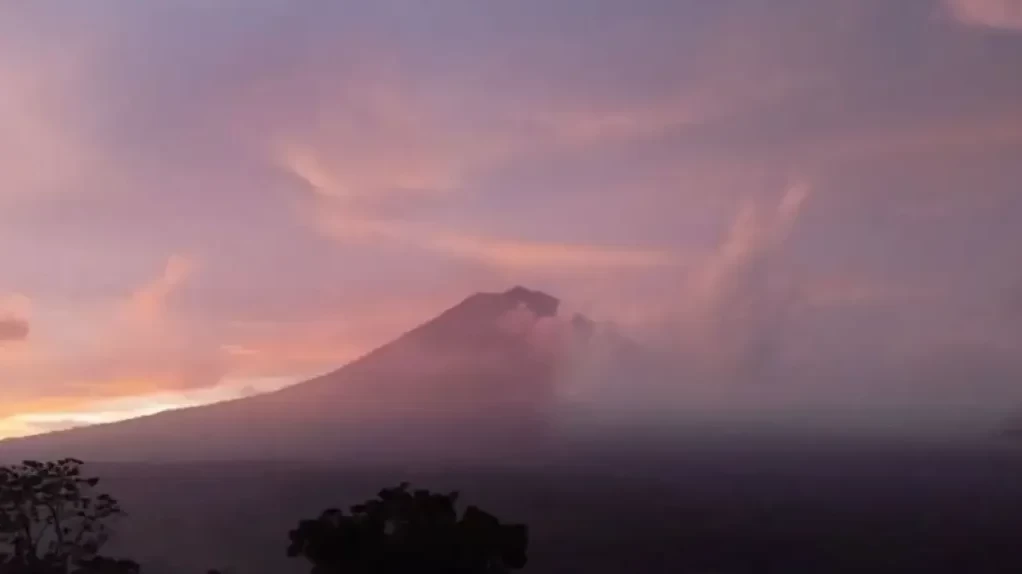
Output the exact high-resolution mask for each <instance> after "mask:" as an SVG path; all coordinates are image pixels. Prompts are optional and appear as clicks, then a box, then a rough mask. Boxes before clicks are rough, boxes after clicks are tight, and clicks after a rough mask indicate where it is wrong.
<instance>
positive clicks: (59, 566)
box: [0, 458, 139, 574]
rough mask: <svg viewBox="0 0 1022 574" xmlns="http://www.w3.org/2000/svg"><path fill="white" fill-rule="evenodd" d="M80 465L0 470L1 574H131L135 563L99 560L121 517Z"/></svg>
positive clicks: (113, 502) (69, 461) (34, 464)
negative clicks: (113, 525) (93, 573)
mask: <svg viewBox="0 0 1022 574" xmlns="http://www.w3.org/2000/svg"><path fill="white" fill-rule="evenodd" d="M82 464H83V463H82V461H80V460H76V459H73V458H66V459H63V460H58V461H55V462H37V461H25V462H23V463H21V464H18V465H13V466H6V467H0V572H2V573H3V574H8V573H11V574H13V573H18V574H22V573H25V574H29V573H30V574H37V573H39V574H49V573H59V574H65V573H76V574H77V573H82V574H84V573H86V572H97V573H99V572H102V573H111V574H113V573H117V574H136V573H137V572H138V570H139V567H138V565H137V564H135V563H134V562H131V561H127V560H112V559H109V558H104V557H101V556H99V550H100V548H101V547H102V546H103V544H104V543H105V542H106V541H107V539H108V537H109V534H110V530H109V527H110V524H109V523H110V522H111V521H112V520H113V519H114V518H116V517H117V516H119V515H121V514H123V513H122V511H121V507H120V505H119V504H118V503H117V501H116V500H114V498H113V497H111V496H110V495H108V494H94V493H93V490H94V489H95V487H96V485H97V484H98V483H99V479H98V478H92V477H84V476H82V472H81V467H82Z"/></svg>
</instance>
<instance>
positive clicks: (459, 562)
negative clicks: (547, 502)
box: [288, 483, 528, 574]
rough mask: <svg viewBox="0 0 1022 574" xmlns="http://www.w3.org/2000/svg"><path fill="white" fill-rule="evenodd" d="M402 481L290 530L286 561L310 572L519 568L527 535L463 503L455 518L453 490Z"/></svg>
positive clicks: (483, 573) (451, 572) (453, 572)
mask: <svg viewBox="0 0 1022 574" xmlns="http://www.w3.org/2000/svg"><path fill="white" fill-rule="evenodd" d="M408 487H409V485H408V484H407V483H404V484H401V485H400V486H398V487H396V488H388V489H384V490H382V491H380V493H379V495H378V497H377V498H375V499H372V500H369V501H367V502H365V503H362V504H357V505H355V506H352V507H351V509H350V511H351V513H350V514H345V513H344V512H343V511H342V510H338V509H330V510H327V511H325V512H323V514H322V515H320V517H319V518H317V519H315V520H303V521H301V523H300V524H299V525H298V528H297V529H295V530H292V531H291V534H290V536H291V544H290V546H289V548H288V556H291V557H299V556H301V557H304V558H306V559H307V560H309V561H310V562H311V563H312V564H313V573H314V574H333V573H357V574H412V573H421V572H430V573H437V574H489V573H499V572H508V571H510V570H518V569H521V568H523V567H524V566H525V563H526V549H527V546H528V530H527V528H526V526H524V525H520V524H502V523H501V522H500V521H499V520H498V519H497V518H496V517H494V516H492V515H491V514H488V513H486V512H484V511H482V510H480V509H479V508H476V507H474V506H470V507H468V508H467V509H466V511H465V512H464V514H463V515H462V516H461V517H460V518H459V517H458V513H457V510H456V508H455V504H456V502H457V499H458V493H456V492H455V493H451V494H435V493H432V492H430V491H428V490H416V491H409V489H408Z"/></svg>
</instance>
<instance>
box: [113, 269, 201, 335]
mask: <svg viewBox="0 0 1022 574" xmlns="http://www.w3.org/2000/svg"><path fill="white" fill-rule="evenodd" d="M195 268H196V265H195V262H194V261H193V260H191V259H189V258H188V257H186V256H184V255H178V254H175V255H171V256H170V258H169V259H167V263H166V264H165V266H164V268H163V274H162V275H160V276H159V277H157V278H156V279H154V280H153V281H151V282H149V283H147V284H146V285H143V286H142V287H141V288H139V289H138V290H137V291H135V292H134V293H133V294H132V295H131V298H130V300H129V301H128V304H127V307H126V308H127V312H128V313H129V314H130V315H131V316H133V317H135V318H138V319H143V320H150V321H151V320H154V319H157V318H158V317H160V315H161V314H162V313H163V310H164V306H165V305H166V300H167V297H168V296H169V295H170V294H171V293H172V292H173V291H174V290H175V289H177V288H178V287H179V286H181V284H183V283H184V282H185V281H186V280H187V279H188V278H189V277H190V276H191V275H192V273H193V272H194V271H195Z"/></svg>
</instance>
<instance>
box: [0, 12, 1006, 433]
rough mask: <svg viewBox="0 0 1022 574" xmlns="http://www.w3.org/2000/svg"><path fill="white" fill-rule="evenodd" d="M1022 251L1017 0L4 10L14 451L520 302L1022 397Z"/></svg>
mask: <svg viewBox="0 0 1022 574" xmlns="http://www.w3.org/2000/svg"><path fill="white" fill-rule="evenodd" d="M1020 257H1022V0H946V1H939V0H897V1H892V0H714V1H713V2H708V1H705V0H690V1H683V0H659V1H658V0H648V1H645V0H644V1H639V0H629V1H624V0H622V1H618V2H611V1H608V0H563V1H561V0H516V1H508V2H496V1H493V2H472V1H469V0H439V1H435V2H434V1H430V2H423V1H417V0H404V1H399V0H374V1H373V2H361V3H356V2H326V1H309V2H285V1H269V0H220V1H216V2H210V1H207V0H182V1H177V2H128V1H115V0H100V1H95V2H72V1H66V2H58V1H52V2H51V1H35V2H2V3H0V437H4V436H14V435H20V434H28V433H37V432H43V431H47V430H51V429H56V428H63V427H67V426H73V425H78V424H87V423H93V422H102V421H110V420H115V419H118V418H124V417H130V416H138V415H141V414H146V413H150V412H154V411H157V410H160V409H165V408H171V407H180V406H186V405H192V404H201V403H204V402H209V401H215V400H222V399H226V398H232V397H238V396H243V395H245V394H250V393H254V392H259V391H262V390H267V389H271V388H276V387H280V386H281V385H285V384H288V383H292V382H296V381H299V380H301V379H303V378H305V377H308V376H310V375H315V374H319V373H322V372H325V371H328V370H330V369H332V368H335V367H337V366H340V365H342V364H343V363H344V362H346V361H347V360H350V359H351V358H354V357H356V356H358V355H359V354H360V353H362V352H365V351H367V350H369V349H370V348H372V347H374V346H375V345H378V344H380V343H383V342H386V341H388V340H390V339H392V338H393V337H395V336H397V335H399V334H400V333H402V332H404V331H405V330H407V329H409V328H411V327H414V326H415V325H416V324H418V323H420V322H422V321H423V320H426V319H428V318H430V317H432V316H433V315H436V314H437V313H438V312H440V311H442V310H443V309H444V308H446V307H449V306H451V305H453V304H455V303H457V302H458V301H459V300H460V299H462V298H463V297H465V296H467V295H469V294H471V293H472V292H475V291H480V290H487V291H490V290H504V289H506V288H508V287H510V286H512V285H515V284H523V285H527V286H529V287H532V288H538V289H543V290H545V291H547V292H549V293H552V294H554V295H557V296H558V297H560V298H562V299H563V300H564V301H565V304H566V305H568V306H569V307H570V308H572V309H578V310H582V311H584V312H586V313H587V314H589V315H591V316H593V317H595V318H598V319H608V320H609V319H613V320H616V321H618V322H620V323H621V324H623V325H626V326H627V327H629V328H632V329H634V330H635V331H636V332H640V331H641V332H650V331H653V330H657V329H660V330H661V331H658V332H662V330H663V329H664V328H665V327H664V325H666V324H667V323H671V322H672V321H675V323H673V324H674V325H675V326H677V325H681V327H679V328H680V329H685V331H684V332H682V333H680V334H677V336H676V337H672V339H673V340H676V341H678V344H699V345H703V346H705V347H706V348H708V349H710V350H711V351H712V352H720V353H721V354H722V356H727V357H730V359H729V360H733V361H735V362H736V364H737V363H744V362H747V361H753V360H754V359H755V360H761V359H762V358H763V356H765V355H770V356H774V355H776V356H783V357H787V358H788V359H785V360H789V359H790V358H791V357H795V358H796V359H797V361H798V362H799V364H801V365H802V370H801V371H799V372H802V373H816V374H817V376H818V377H819V378H826V379H827V380H828V381H831V382H832V383H834V384H841V385H857V384H863V385H867V386H868V383H867V382H864V381H885V384H888V383H889V384H890V385H895V381H896V382H897V384H898V385H901V384H904V385H903V386H904V388H912V389H919V392H920V393H922V394H926V393H929V392H931V390H930V389H944V390H947V389H952V391H950V392H951V393H952V394H951V395H949V396H954V397H961V398H962V400H963V401H964V400H966V399H968V398H969V397H978V396H982V397H989V398H990V399H991V400H997V401H1006V400H1012V401H1014V400H1017V401H1018V405H1019V407H1020V408H1022V259H1020ZM675 333H677V332H675ZM685 341H689V343H685ZM796 359H790V360H792V361H795V360H796ZM878 373H879V374H878ZM864 388H865V387H864ZM869 388H873V387H869ZM899 388H901V387H899ZM864 392H865V391H864ZM870 392H873V391H870ZM880 392H883V390H882V389H881V391H880ZM955 393H958V394H955Z"/></svg>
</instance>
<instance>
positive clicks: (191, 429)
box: [0, 286, 592, 461]
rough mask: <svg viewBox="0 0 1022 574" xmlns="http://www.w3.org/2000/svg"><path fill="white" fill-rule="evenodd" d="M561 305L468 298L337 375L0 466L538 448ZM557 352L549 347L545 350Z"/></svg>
mask: <svg viewBox="0 0 1022 574" xmlns="http://www.w3.org/2000/svg"><path fill="white" fill-rule="evenodd" d="M559 306H560V301H559V300H558V299H557V298H556V297H553V296H550V295H547V294H546V293H542V292H540V291H534V290H530V289H527V288H525V287H520V286H519V287H514V288H512V289H509V290H507V291H505V292H503V293H477V294H475V295H472V296H470V297H468V298H467V299H465V300H464V301H462V302H461V303H459V304H458V305H456V306H454V307H452V308H450V309H448V310H447V311H445V312H443V313H441V314H440V315H439V316H437V317H436V318H434V319H432V320H430V321H428V322H426V323H424V324H422V325H420V326H419V327H416V328H415V329H413V330H411V331H409V332H407V333H405V334H404V335H402V336H400V337H398V338H397V339H396V340H394V341H392V342H390V343H388V344H386V345H383V346H382V347H379V348H377V349H375V350H374V351H372V352H370V353H368V354H366V355H365V356H363V357H361V358H359V359H357V360H355V361H353V362H351V363H349V364H348V365H345V366H344V367H342V368H340V369H338V370H336V371H333V372H331V373H328V374H325V375H323V376H320V377H317V378H314V379H312V380H309V381H306V382H303V383H299V384H296V385H293V386H290V387H287V388H285V389H282V390H280V391H277V392H273V393H267V394H263V395H256V396H252V397H247V398H243V399H237V400H233V401H228V402H223V403H217V404H213V405H207V406H202V407H195V408H188V409H181V410H175V411H168V412H163V413H160V414H157V415H153V416H148V417H143V418H139V419H132V420H128V421H122V422H118V423H111V424H105V425H96V426H92V427H85V428H78V429H72V430H67V431H60V432H55V433H49V434H46V435H39V436H35V437H27V438H22V439H15V440H9V441H3V442H0V460H7V459H13V458H17V459H21V458H48V457H55V456H61V457H62V456H74V457H77V458H82V459H86V460H107V461H117V460H222V459H303V460H309V459H318V458H331V459H336V458H338V457H346V456H352V457H359V458H360V459H363V460H364V459H366V458H374V457H376V458H382V459H391V458H392V457H393V458H395V459H400V460H406V459H407V458H408V457H414V456H422V457H425V458H427V459H435V458H436V457H438V456H464V457H471V458H473V459H478V458H484V457H486V456H490V455H492V456H497V457H501V456H509V455H510V454H511V453H519V452H522V451H523V449H524V450H529V449H532V448H535V447H536V446H537V445H539V444H540V443H542V441H543V438H544V436H545V431H546V426H547V423H548V420H547V418H548V417H547V415H546V410H547V407H549V405H550V404H551V402H552V400H553V397H554V390H555V388H554V387H555V377H556V373H557V363H558V361H559V360H560V358H561V357H560V356H559V354H558V353H556V352H551V348H552V347H551V345H550V338H549V337H547V338H544V336H543V334H544V333H545V332H546V331H548V330H551V329H547V330H544V328H543V325H549V324H554V325H555V326H557V327H559V326H560V325H562V324H564V325H571V326H572V327H573V328H572V329H570V332H571V333H573V334H585V332H586V331H587V330H591V328H592V322H591V321H589V320H588V319H585V318H584V317H580V316H576V317H575V318H573V319H572V320H568V321H563V322H562V321H560V318H559V317H558V315H557V313H558V309H559ZM553 348H555V347H553Z"/></svg>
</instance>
